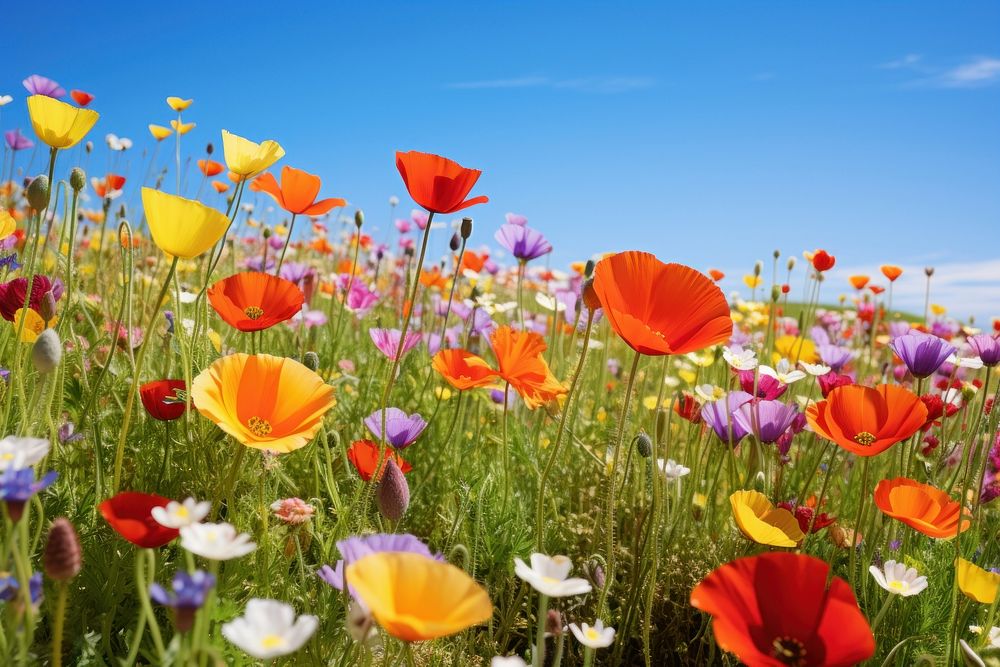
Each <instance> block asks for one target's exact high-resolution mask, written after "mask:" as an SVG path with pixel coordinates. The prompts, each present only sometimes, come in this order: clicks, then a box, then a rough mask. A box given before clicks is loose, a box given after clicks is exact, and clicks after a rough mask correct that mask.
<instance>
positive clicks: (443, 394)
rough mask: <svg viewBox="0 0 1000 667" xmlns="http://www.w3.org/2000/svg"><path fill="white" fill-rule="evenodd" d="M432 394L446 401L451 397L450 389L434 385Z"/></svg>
mask: <svg viewBox="0 0 1000 667" xmlns="http://www.w3.org/2000/svg"><path fill="white" fill-rule="evenodd" d="M434 396H435V398H438V399H440V400H442V401H447V400H448V399H449V398H451V389H448V388H447V387H434Z"/></svg>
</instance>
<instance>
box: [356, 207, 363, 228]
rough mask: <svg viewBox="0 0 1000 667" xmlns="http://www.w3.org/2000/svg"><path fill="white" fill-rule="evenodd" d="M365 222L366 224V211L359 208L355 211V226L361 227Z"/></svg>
mask: <svg viewBox="0 0 1000 667" xmlns="http://www.w3.org/2000/svg"><path fill="white" fill-rule="evenodd" d="M363 224H365V212H364V211H362V210H361V209H360V208H359V209H358V210H357V211H355V212H354V226H355V227H357V228H358V229H361V225H363Z"/></svg>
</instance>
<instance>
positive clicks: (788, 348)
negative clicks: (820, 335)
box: [772, 336, 819, 366]
mask: <svg viewBox="0 0 1000 667" xmlns="http://www.w3.org/2000/svg"><path fill="white" fill-rule="evenodd" d="M772 358H773V360H774V363H778V362H779V361H781V359H782V358H785V359H788V360H789V361H791V362H792V365H793V366H794V365H795V362H797V361H804V362H806V363H807V364H815V363H816V362H818V361H819V355H818V354H816V344H815V343H813V342H812V341H811V340H809V339H807V338H799V337H798V336H779V337H778V339H777V340H775V341H774V354H773V355H772Z"/></svg>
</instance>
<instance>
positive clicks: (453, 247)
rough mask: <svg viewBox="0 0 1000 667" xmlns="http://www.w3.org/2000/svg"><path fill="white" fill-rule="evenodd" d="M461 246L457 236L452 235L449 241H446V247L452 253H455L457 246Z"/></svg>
mask: <svg viewBox="0 0 1000 667" xmlns="http://www.w3.org/2000/svg"><path fill="white" fill-rule="evenodd" d="M461 245H462V240H461V239H460V238H458V234H452V235H451V240H450V241H448V247H449V248H451V251H452V252H455V251H457V250H458V248H459V246H461Z"/></svg>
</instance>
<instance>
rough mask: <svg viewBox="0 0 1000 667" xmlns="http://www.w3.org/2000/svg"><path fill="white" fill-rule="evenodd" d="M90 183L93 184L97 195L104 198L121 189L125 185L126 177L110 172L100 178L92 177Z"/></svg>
mask: <svg viewBox="0 0 1000 667" xmlns="http://www.w3.org/2000/svg"><path fill="white" fill-rule="evenodd" d="M90 184H91V185H92V186H93V188H94V192H95V193H96V194H97V196H98V197H102V198H103V197H107V196H108V195H109V194H110V193H112V192H114V191H115V190H121V189H122V188H123V187H125V177H124V176H119V175H118V174H108V175H107V176H105V177H104V178H102V179H100V180H98V179H96V178H92V179H90Z"/></svg>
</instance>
